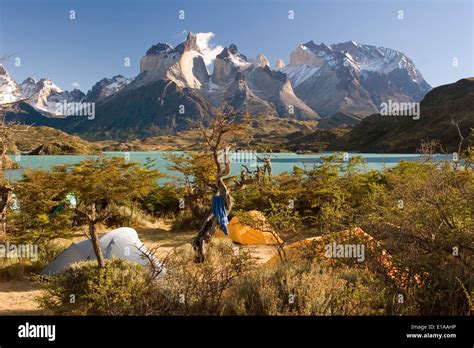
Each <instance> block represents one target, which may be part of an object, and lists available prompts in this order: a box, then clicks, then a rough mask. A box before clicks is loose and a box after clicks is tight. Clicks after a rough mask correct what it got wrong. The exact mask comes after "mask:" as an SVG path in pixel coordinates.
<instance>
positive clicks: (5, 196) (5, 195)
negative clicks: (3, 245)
mask: <svg viewBox="0 0 474 348" xmlns="http://www.w3.org/2000/svg"><path fill="white" fill-rule="evenodd" d="M10 193H11V188H10V187H8V186H1V187H0V236H5V235H6V234H7V210H8V204H9V202H10V197H11V194H10Z"/></svg>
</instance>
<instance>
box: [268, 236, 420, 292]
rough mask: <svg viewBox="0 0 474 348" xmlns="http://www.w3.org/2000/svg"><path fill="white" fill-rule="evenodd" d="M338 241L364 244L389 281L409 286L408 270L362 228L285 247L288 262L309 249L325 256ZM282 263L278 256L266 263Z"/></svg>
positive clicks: (417, 278) (269, 264)
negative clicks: (398, 265) (398, 264)
mask: <svg viewBox="0 0 474 348" xmlns="http://www.w3.org/2000/svg"><path fill="white" fill-rule="evenodd" d="M334 240H337V241H338V243H354V242H357V243H361V244H364V245H365V247H366V249H367V251H368V252H369V253H372V254H373V255H374V256H375V259H376V263H377V264H378V266H380V267H381V269H382V270H383V271H384V273H385V274H386V275H387V277H388V278H389V279H391V280H392V281H393V282H394V283H395V284H396V285H397V286H398V287H400V288H403V287H405V286H406V285H407V283H408V280H409V272H408V270H401V269H399V268H398V267H396V265H395V264H394V262H393V258H392V256H391V255H390V254H389V253H388V251H387V250H385V249H384V248H383V247H382V245H381V244H380V242H378V241H377V240H376V239H375V238H374V237H372V236H371V235H370V234H368V233H366V232H364V231H363V230H362V229H361V228H360V227H355V228H353V229H350V230H344V231H342V232H337V233H331V234H328V235H324V236H318V237H313V238H307V239H303V240H300V241H297V242H294V243H292V244H289V245H287V246H285V247H284V248H283V249H284V250H285V255H286V260H287V261H290V262H291V261H296V260H298V259H301V258H302V257H303V256H304V254H305V252H307V251H308V249H312V250H314V251H315V252H317V253H321V254H323V255H324V246H325V245H326V244H328V243H331V242H333V241H334ZM278 262H280V257H279V255H278V254H276V255H274V256H273V257H272V258H271V259H269V260H268V261H267V263H266V265H268V266H273V265H275V264H277V263H278ZM414 279H415V281H416V282H417V283H418V284H420V278H419V275H415V276H414Z"/></svg>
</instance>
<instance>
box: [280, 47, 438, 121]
mask: <svg viewBox="0 0 474 348" xmlns="http://www.w3.org/2000/svg"><path fill="white" fill-rule="evenodd" d="M280 70H281V71H282V72H285V73H286V74H287V75H288V77H289V78H290V80H291V81H292V84H293V89H294V91H295V94H296V95H297V96H298V97H299V98H301V99H302V100H303V101H304V102H305V103H306V104H308V105H309V106H310V107H312V108H313V109H314V110H316V111H318V112H319V113H320V114H321V115H322V116H330V115H333V114H334V113H336V112H338V111H341V112H344V113H349V114H351V113H352V114H359V115H364V116H367V115H369V114H372V113H375V112H378V110H379V106H380V104H381V103H382V102H384V101H388V100H389V99H391V100H393V101H397V102H410V101H419V100H421V99H422V98H423V96H424V95H425V94H426V92H428V91H429V90H430V88H431V87H430V86H429V85H428V84H427V83H426V81H425V80H424V79H423V76H422V75H421V73H420V72H419V71H418V70H417V69H416V67H415V65H414V63H413V62H412V61H411V59H409V58H408V57H407V56H406V55H404V54H403V53H401V52H398V51H395V50H392V49H388V48H383V47H376V46H371V45H361V44H358V43H356V42H354V41H349V42H344V43H339V44H334V45H331V46H328V45H326V44H324V43H322V44H319V45H318V44H315V43H314V42H313V41H309V42H307V43H305V44H300V45H298V47H297V48H296V49H295V50H294V51H293V52H292V53H291V55H290V63H289V64H288V65H287V66H285V67H283V68H281V69H280Z"/></svg>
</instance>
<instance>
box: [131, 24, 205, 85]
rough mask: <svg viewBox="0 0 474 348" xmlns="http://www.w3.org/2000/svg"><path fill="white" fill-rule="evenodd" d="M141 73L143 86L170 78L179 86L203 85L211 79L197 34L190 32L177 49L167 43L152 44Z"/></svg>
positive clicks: (142, 60)
mask: <svg viewBox="0 0 474 348" xmlns="http://www.w3.org/2000/svg"><path fill="white" fill-rule="evenodd" d="M140 73H141V76H139V78H138V80H137V82H138V83H139V84H140V85H144V84H147V83H150V82H152V81H155V80H158V79H168V80H172V81H174V82H175V83H176V84H177V85H178V86H180V87H191V88H200V87H202V86H203V85H205V84H207V82H208V80H209V72H208V71H207V68H206V65H205V63H204V56H203V54H202V52H201V50H200V48H199V45H198V44H197V38H196V34H194V33H188V35H187V37H186V40H185V41H184V42H182V43H180V44H179V45H177V46H176V47H174V48H173V47H172V46H171V45H169V44H166V43H165V44H162V43H159V44H156V45H153V46H152V47H151V48H150V49H149V50H148V51H147V53H146V55H145V56H144V57H143V58H142V59H141V61H140Z"/></svg>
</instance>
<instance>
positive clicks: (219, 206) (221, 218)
mask: <svg viewBox="0 0 474 348" xmlns="http://www.w3.org/2000/svg"><path fill="white" fill-rule="evenodd" d="M211 205H212V213H213V214H214V216H215V217H216V218H217V222H219V227H220V228H221V230H222V232H224V234H225V235H227V224H228V223H229V220H228V219H227V210H226V208H225V198H224V197H222V196H221V195H215V196H214V197H212V201H211Z"/></svg>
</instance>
